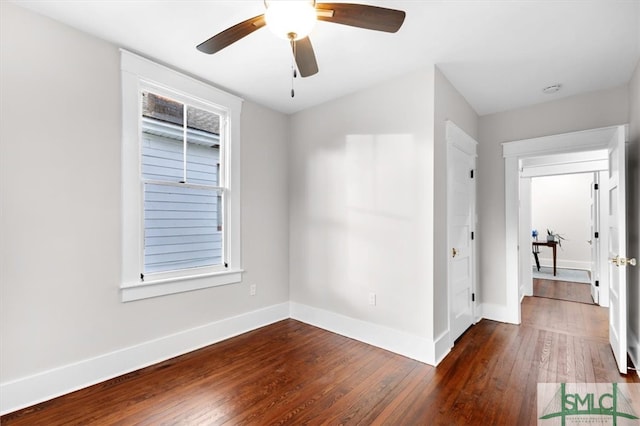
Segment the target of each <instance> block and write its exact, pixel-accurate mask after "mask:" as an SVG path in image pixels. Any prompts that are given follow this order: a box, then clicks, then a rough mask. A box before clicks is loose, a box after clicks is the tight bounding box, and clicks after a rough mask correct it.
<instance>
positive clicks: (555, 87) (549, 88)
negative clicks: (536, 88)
mask: <svg viewBox="0 0 640 426" xmlns="http://www.w3.org/2000/svg"><path fill="white" fill-rule="evenodd" d="M560 87H562V85H561V84H554V85H552V86H547V87H545V88H544V89H542V93H544V94H545V95H550V94H552V93H556V92H557V91H559V90H560Z"/></svg>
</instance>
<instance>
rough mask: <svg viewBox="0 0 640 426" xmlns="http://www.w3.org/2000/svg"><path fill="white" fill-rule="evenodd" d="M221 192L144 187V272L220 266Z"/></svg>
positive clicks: (160, 186)
mask: <svg viewBox="0 0 640 426" xmlns="http://www.w3.org/2000/svg"><path fill="white" fill-rule="evenodd" d="M222 196H223V194H222V192H221V191H218V190H212V189H201V188H189V187H185V186H179V185H171V184H168V185H158V184H149V183H147V184H144V227H145V235H144V272H145V273H154V272H165V271H173V270H177V269H184V268H195V267H202V266H215V265H220V264H221V263H222V247H223V238H222V227H221V224H219V219H218V211H219V208H220V207H221V206H220V204H222Z"/></svg>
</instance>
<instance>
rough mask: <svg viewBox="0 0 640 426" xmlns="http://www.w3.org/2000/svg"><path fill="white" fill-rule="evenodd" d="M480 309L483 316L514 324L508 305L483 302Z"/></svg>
mask: <svg viewBox="0 0 640 426" xmlns="http://www.w3.org/2000/svg"><path fill="white" fill-rule="evenodd" d="M480 309H481V311H482V318H485V319H488V320H492V321H499V322H506V323H509V324H513V321H510V320H509V313H508V311H507V307H506V306H503V305H494V304H493V303H483V304H482V305H481V306H480Z"/></svg>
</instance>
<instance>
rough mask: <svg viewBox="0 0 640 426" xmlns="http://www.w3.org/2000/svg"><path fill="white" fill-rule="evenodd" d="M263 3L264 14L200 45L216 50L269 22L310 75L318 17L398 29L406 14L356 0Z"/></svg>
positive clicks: (314, 65) (208, 50)
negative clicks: (348, 0)
mask: <svg viewBox="0 0 640 426" xmlns="http://www.w3.org/2000/svg"><path fill="white" fill-rule="evenodd" d="M264 5H265V8H266V11H265V13H264V14H262V15H258V16H255V17H253V18H250V19H247V20H246V21H243V22H240V23H238V24H236V25H234V26H232V27H230V28H227V29H226V30H224V31H222V32H220V33H218V34H216V35H214V36H213V37H211V38H210V39H208V40H207V41H204V42H202V43H200V44H199V45H198V46H197V49H198V50H199V51H201V52H204V53H208V54H213V53H216V52H218V51H220V50H222V49H224V48H225V47H227V46H229V45H231V44H233V43H235V42H236V41H238V40H240V39H242V38H244V37H246V36H248V35H249V34H251V33H253V32H254V31H256V30H258V29H260V28H262V27H264V26H265V25H266V26H267V27H268V28H269V29H271V30H272V31H273V32H274V33H275V34H276V35H278V36H279V37H281V38H284V39H286V40H288V41H289V42H290V44H291V49H292V51H293V56H294V61H295V63H296V66H297V68H298V71H299V72H300V75H301V76H302V77H309V76H312V75H314V74H316V73H317V72H318V63H317V62H316V56H315V53H314V52H313V46H312V45H311V41H310V40H309V33H311V30H312V29H313V27H314V25H315V23H316V21H317V20H320V21H326V22H333V23H335V24H343V25H349V26H352V27H358V28H365V29H368V30H376V31H384V32H388V33H395V32H397V31H398V30H399V29H400V27H401V26H402V23H403V22H404V18H405V12H404V11H401V10H394V9H387V8H384V7H377V6H368V5H364V4H354V3H316V1H315V0H312V1H307V0H297V1H284V0H271V1H269V0H264ZM294 77H295V68H294ZM292 96H293V94H292Z"/></svg>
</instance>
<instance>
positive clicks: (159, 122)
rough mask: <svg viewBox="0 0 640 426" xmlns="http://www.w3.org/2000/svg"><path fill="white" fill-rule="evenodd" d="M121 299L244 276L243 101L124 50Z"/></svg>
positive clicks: (202, 285)
mask: <svg viewBox="0 0 640 426" xmlns="http://www.w3.org/2000/svg"><path fill="white" fill-rule="evenodd" d="M122 100H123V117H122V120H123V140H122V149H123V154H122V177H123V181H122V193H123V235H122V237H123V247H122V266H123V271H122V273H123V277H122V283H121V289H122V299H123V301H130V300H136V299H142V298H148V297H154V296H161V295H165V294H170V293H176V292H182V291H190V290H196V289H200V288H206V287H212V286H216V285H223V284H231V283H234V282H239V281H240V280H241V272H242V271H241V268H240V228H239V220H240V208H239V207H240V202H239V200H240V194H239V189H240V188H239V166H240V165H239V159H238V158H237V157H238V156H237V155H234V154H236V153H238V152H239V117H240V106H241V101H240V100H239V99H238V98H236V97H234V96H232V95H229V94H227V93H224V92H221V91H219V90H217V89H215V88H213V87H210V86H207V85H205V84H204V83H201V82H198V81H196V80H193V79H191V78H189V77H186V76H184V75H182V74H179V73H177V72H175V71H173V70H170V69H168V68H165V67H162V66H160V65H157V64H155V63H153V62H151V61H148V60H146V59H143V58H141V57H138V56H136V55H133V54H131V53H129V52H126V51H122Z"/></svg>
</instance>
